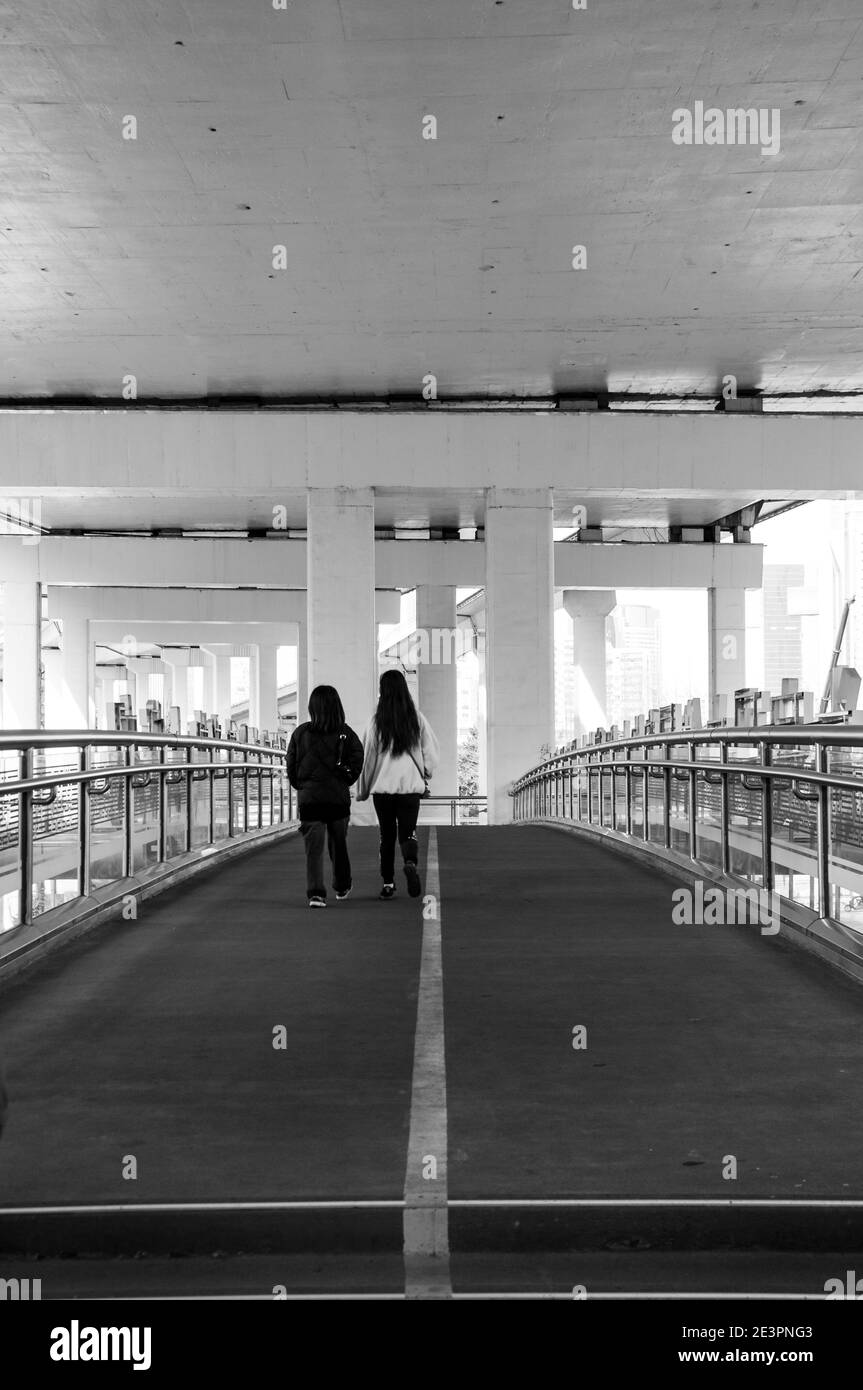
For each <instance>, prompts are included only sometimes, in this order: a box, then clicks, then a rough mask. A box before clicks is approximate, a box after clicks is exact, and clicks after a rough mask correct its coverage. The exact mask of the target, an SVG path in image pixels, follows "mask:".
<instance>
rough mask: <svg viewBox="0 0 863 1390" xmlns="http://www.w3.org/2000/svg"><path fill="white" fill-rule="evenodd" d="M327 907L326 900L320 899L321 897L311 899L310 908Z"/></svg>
mask: <svg viewBox="0 0 863 1390" xmlns="http://www.w3.org/2000/svg"><path fill="white" fill-rule="evenodd" d="M326 905H327V900H326V898H321V897H319V896H315V897H313V898H309V907H326Z"/></svg>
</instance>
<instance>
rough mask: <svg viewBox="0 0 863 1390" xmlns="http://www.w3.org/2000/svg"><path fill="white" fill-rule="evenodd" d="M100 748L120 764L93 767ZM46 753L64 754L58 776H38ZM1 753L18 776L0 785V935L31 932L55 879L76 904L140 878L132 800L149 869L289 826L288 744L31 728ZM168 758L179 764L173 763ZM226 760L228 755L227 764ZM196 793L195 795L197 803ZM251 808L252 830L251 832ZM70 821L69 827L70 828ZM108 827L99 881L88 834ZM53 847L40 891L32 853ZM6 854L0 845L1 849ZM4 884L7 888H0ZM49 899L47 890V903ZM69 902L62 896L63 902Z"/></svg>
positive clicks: (50, 772)
mask: <svg viewBox="0 0 863 1390" xmlns="http://www.w3.org/2000/svg"><path fill="white" fill-rule="evenodd" d="M100 748H114V749H116V750H118V752H121V754H122V757H123V761H122V762H118V763H117V764H107V765H105V764H101V765H98V766H91V765H90V754H91V751H94V750H96V749H100ZM137 748H148V749H152V750H155V751H157V753H158V760H156V758H151V759H142V760H141V761H137V760H136V758H135V750H136V749H137ZM46 749H47V750H52V749H57V750H64V751H67V750H68V753H69V761H70V763H72V764H73V765H72V766H69V767H67V768H65V769H64V768H60V769H59V770H55V769H54V768H50V767H47V768H46V769H45V770H44V772H40V771H38V770H36V769H35V768H34V766H33V764H34V761H35V755H36V754H38V753H39V751H40V750H46ZM3 752H5V753H6V754H7V755H8V754H10V753H11V754H14V755H15V756H16V759H17V764H18V767H17V771H18V775H17V776H16V777H14V778H9V779H8V780H5V781H4V780H2V778H0V811H2V812H3V818H2V824H3V826H4V828H5V832H4V833H5V836H9V838H10V839H11V835H10V831H11V830H14V829H16V828H17V837H16V858H15V860H14V861H13V862H12V863H10V864H9V865H8V866H6V867H5V868H4V867H3V866H2V864H0V908H2V910H3V918H0V933H2V935H3V936H6V935H8V934H9V932H10V931H11V932H14V931H16V930H18V929H20V928H22V927H25V926H29V925H30V924H31V923H32V922H33V920H34V918H36V917H38V916H41V914H42V913H43V912H46V911H50V909H51V906H52V905H53V904H52V903H51V902H49V903H48V906H45V904H44V901H40V893H39V891H38V890H39V889H40V887H42V885H51V884H52V883H53V882H54V881H55V880H57V879H60V878H62V879H64V880H66V881H72V882H74V884H75V887H76V892H75V893H74V894H73V895H72V896H73V897H77V898H79V899H81V898H87V897H88V896H89V895H90V891H91V887H92V881H93V879H94V877H101V878H102V880H103V881H104V882H112V883H114V882H117V883H119V882H122V881H123V880H124V879H127V878H131V877H132V876H133V875H134V874H135V873H136V872H137V871H138V868H139V867H140V866H139V865H136V822H135V807H136V803H137V804H141V803H138V796H139V795H140V794H142V793H143V798H142V800H143V805H144V808H145V809H144V815H143V819H142V821H141V824H140V827H139V828H140V829H142V830H143V831H144V839H143V840H142V841H141V842H140V843H139V844H138V850H139V851H141V852H143V853H144V854H145V855H149V856H150V860H149V864H154V863H155V864H164V863H166V862H168V861H169V860H170V859H172V858H173V857H174V856H175V855H176V854H188V853H189V852H191V851H193V850H194V849H204V848H209V847H211V846H217V845H219V844H221V843H222V841H224V842H225V844H226V845H227V844H230V843H236V841H237V840H239V839H242V838H243V837H245V836H246V835H248V834H250V833H252V832H253V831H257V830H262V829H267V828H275V827H276V826H278V825H280V824H284V825H287V824H289V823H291V822H292V821H293V820H294V818H295V813H294V805H295V794H294V791H293V788H291V786H290V784H289V783H288V779H287V776H286V770H287V745H286V744H285V746H278V747H276V746H273V745H270V744H252V743H239V742H237V741H236V740H234V739H210V738H205V737H195V736H192V735H189V736H183V735H161V734H151V733H143V732H141V733H137V732H123V733H120V732H115V733H111V732H108V731H101V730H99V731H96V730H90V729H83V730H68V729H66V730H44V729H35V730H19V731H16V732H14V733H2V734H0V754H2V753H3ZM172 752H179V753H180V754H181V755H183V754H184V755H185V756H180V757H178V758H172V757H171V756H170V754H171V753H172ZM196 753H198V754H200V755H202V757H201V758H200V759H199V760H196V759H195V754H196ZM225 753H227V754H228V755H229V756H228V757H225V756H224V754H225ZM224 779H227V781H225V780H224ZM250 783H251V784H253V785H254V787H255V789H256V790H255V795H254V797H252V796H250ZM177 787H179V788H180V789H181V791H180V797H181V800H180V803H179V805H178V804H177V803H176V801H174V806H175V807H176V814H175V815H174V816H173V817H172V816H171V809H172V792H171V789H172V788H177ZM193 787H197V788H198V789H199V793H198V794H196V795H194V796H193V794H192V791H193ZM217 787H221V788H223V792H222V795H223V796H224V799H225V807H224V810H225V815H224V817H219V816H218V815H217V809H218V803H217V800H216V796H215V790H216V788H217ZM60 788H68V789H69V792H70V793H71V794H72V799H71V801H70V800H69V798H67V797H62V798H61V799H60V801H59V802H58V799H57V798H58V792H59V790H60ZM76 789H77V790H76ZM109 793H113V795H108V794H109ZM183 796H184V798H185V806H183V804H182V798H183ZM13 799H14V800H13ZM253 801H254V804H255V806H256V816H255V819H256V821H257V824H256V825H254V826H251V827H250V805H251V804H252V802H253ZM103 802H104V805H102V803H103ZM16 805H17V827H16V826H15V818H14V812H15V807H16ZM10 807H11V810H9V814H8V815H7V809H8V808H10ZM52 808H53V810H52ZM100 808H101V809H100ZM58 811H59V814H60V817H61V821H62V822H64V823H61V824H60V825H59V826H57V825H56V822H55V828H54V829H51V820H52V819H53V817H54V816H55V815H56V813H57V812H58ZM196 812H203V813H204V814H203V817H202V818H200V819H198V820H196ZM71 820H74V825H73V824H70V823H69V822H70V821H71ZM106 823H107V824H108V825H109V826H110V835H111V839H112V841H114V840H116V841H117V842H118V843H116V844H112V846H111V850H110V854H109V863H108V867H107V868H105V867H104V861H103V869H102V873H101V875H99V874H98V872H97V869H98V862H97V863H94V862H91V861H93V857H94V856H93V851H94V848H97V842H96V839H95V836H94V829H95V830H96V831H98V825H99V824H106ZM46 824H47V826H48V828H47V830H45V826H46ZM40 831H41V832H42V833H40ZM175 831H177V832H179V833H177V834H175ZM70 835H76V836H77V846H76V849H75V851H70V848H69V839H70ZM52 840H53V843H54V847H55V849H54V852H55V854H56V855H57V856H59V857H60V862H59V863H58V864H55V866H54V868H53V871H52V870H51V869H50V868H48V869H46V872H45V873H44V875H43V877H42V880H41V883H40V882H37V881H36V878H35V869H36V859H35V853H34V851H35V849H36V847H37V846H45V845H50V844H51V842H52ZM177 846H178V847H177ZM11 847H12V845H11V844H7V845H6V848H7V849H11ZM63 854H67V855H68V857H69V861H70V862H66V860H64V859H63V858H62V856H63ZM71 861H74V862H71ZM10 877H11V878H12V884H13V886H12V887H11V888H10V887H8V886H7V885H8V882H9V879H10ZM4 879H5V882H4ZM52 891H53V890H51V889H49V892H48V896H49V898H50V896H51V892H52ZM55 896H58V898H59V895H56V894H55ZM68 900H69V897H68V893H66V895H65V897H64V902H68ZM10 918H11V919H12V921H11V925H10V926H8V927H7V929H6V930H5V931H4V930H3V921H4V919H5V920H8V919H10Z"/></svg>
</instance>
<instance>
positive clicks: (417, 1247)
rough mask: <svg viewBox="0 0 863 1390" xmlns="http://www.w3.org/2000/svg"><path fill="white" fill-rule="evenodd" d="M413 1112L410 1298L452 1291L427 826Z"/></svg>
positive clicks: (431, 848) (435, 916)
mask: <svg viewBox="0 0 863 1390" xmlns="http://www.w3.org/2000/svg"><path fill="white" fill-rule="evenodd" d="M422 902H423V904H424V906H423V939H422V955H421V961H420V979H419V993H418V998H417V1027H416V1036H415V1039H414V1067H413V1080H412V1082H411V1117H410V1134H409V1137H408V1159H407V1169H406V1172H405V1189H404V1191H405V1214H404V1260H405V1295H406V1297H408V1298H452V1284H451V1282H450V1272H449V1229H448V1213H447V1115H446V1057H445V1054H444V1023H443V962H442V957H441V892H440V866H439V862H438V849H437V830H436V829H435V827H434V826H432V827H430V829H429V840H428V856H427V863H426V883H425V894H424V896H423V899H422Z"/></svg>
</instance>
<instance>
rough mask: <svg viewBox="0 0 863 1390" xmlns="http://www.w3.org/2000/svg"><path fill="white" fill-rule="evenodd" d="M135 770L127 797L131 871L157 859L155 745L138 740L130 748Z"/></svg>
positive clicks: (157, 828) (157, 823)
mask: <svg viewBox="0 0 863 1390" xmlns="http://www.w3.org/2000/svg"><path fill="white" fill-rule="evenodd" d="M134 762H135V767H136V772H135V774H134V775H133V777H132V785H131V790H130V793H129V801H130V805H131V808H132V872H133V873H135V874H138V873H142V872H143V871H145V870H146V869H151V868H152V867H153V865H154V864H158V862H159V777H158V774H157V773H156V772H155V770H153V769H155V768H156V767H158V765H159V749H158V748H156V747H154V746H152V745H151V744H141V745H139V746H138V747H136V748H135V750H134Z"/></svg>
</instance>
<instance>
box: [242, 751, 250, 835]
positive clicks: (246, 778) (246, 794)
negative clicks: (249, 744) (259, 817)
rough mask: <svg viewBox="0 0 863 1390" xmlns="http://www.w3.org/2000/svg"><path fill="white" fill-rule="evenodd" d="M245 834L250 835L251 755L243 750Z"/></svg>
mask: <svg viewBox="0 0 863 1390" xmlns="http://www.w3.org/2000/svg"><path fill="white" fill-rule="evenodd" d="M243 763H244V766H243V834H244V835H247V834H248V833H249V768H248V763H249V754H248V750H247V749H244V750H243Z"/></svg>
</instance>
